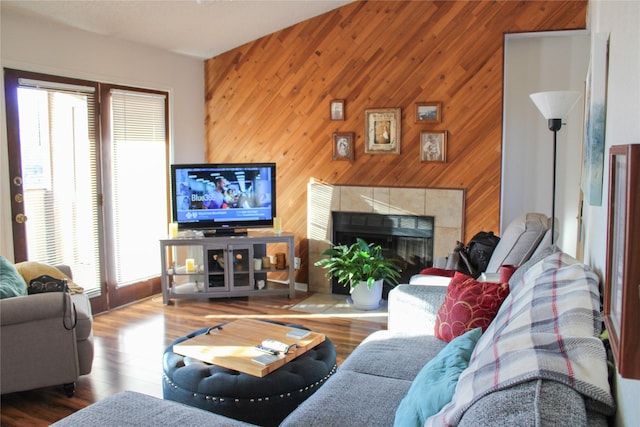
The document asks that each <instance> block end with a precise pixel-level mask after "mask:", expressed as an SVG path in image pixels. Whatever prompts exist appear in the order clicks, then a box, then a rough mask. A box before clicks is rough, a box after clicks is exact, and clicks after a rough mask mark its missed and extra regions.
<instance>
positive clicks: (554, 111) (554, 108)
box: [529, 90, 580, 119]
mask: <svg viewBox="0 0 640 427" xmlns="http://www.w3.org/2000/svg"><path fill="white" fill-rule="evenodd" d="M529 98H531V100H532V101H533V103H534V104H536V107H538V110H540V113H542V115H543V116H544V118H545V119H562V118H564V117H565V116H566V115H567V114H569V112H570V111H571V109H572V108H573V106H574V105H576V102H578V99H580V92H576V91H570V90H563V91H553V92H537V93H532V94H531V95H529Z"/></svg>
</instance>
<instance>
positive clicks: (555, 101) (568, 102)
mask: <svg viewBox="0 0 640 427" xmlns="http://www.w3.org/2000/svg"><path fill="white" fill-rule="evenodd" d="M529 98H531V100H532V101H533V103H534V104H536V107H538V110H540V113H542V115H543V116H544V118H545V119H547V120H548V123H549V130H550V131H551V132H553V199H552V202H551V244H552V245H553V244H554V243H555V240H556V236H555V224H556V156H557V151H558V131H559V130H560V128H561V127H562V119H563V118H564V117H566V116H567V114H569V112H570V111H571V109H572V108H573V106H574V105H576V102H578V99H580V92H574V91H553V92H537V93H532V94H531V95H529Z"/></svg>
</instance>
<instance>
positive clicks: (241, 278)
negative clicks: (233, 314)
mask: <svg viewBox="0 0 640 427" xmlns="http://www.w3.org/2000/svg"><path fill="white" fill-rule="evenodd" d="M252 249H253V248H252V246H251V245H229V247H228V250H229V252H228V255H229V261H230V262H231V263H232V267H231V268H230V269H229V272H228V274H229V279H230V283H231V288H232V289H238V288H250V287H251V286H252V285H253V283H252V282H253V250H252Z"/></svg>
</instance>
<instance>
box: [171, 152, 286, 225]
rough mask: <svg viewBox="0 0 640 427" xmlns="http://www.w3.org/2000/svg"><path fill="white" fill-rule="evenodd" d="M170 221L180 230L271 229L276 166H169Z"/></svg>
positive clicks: (247, 164) (262, 164) (249, 164)
mask: <svg viewBox="0 0 640 427" xmlns="http://www.w3.org/2000/svg"><path fill="white" fill-rule="evenodd" d="M171 189H172V193H173V209H172V213H173V221H174V222H177V223H178V228H179V229H181V230H185V229H191V230H216V231H217V232H224V231H229V232H233V231H235V230H237V229H243V228H255V227H272V226H273V217H274V216H275V213H276V204H275V190H276V165H275V164H274V163H245V164H240V163H229V164H189V165H171Z"/></svg>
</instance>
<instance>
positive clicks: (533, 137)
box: [500, 30, 590, 256]
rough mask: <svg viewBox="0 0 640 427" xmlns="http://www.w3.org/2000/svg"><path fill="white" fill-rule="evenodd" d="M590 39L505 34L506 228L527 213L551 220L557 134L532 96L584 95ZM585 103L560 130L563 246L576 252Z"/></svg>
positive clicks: (573, 34)
mask: <svg viewBox="0 0 640 427" xmlns="http://www.w3.org/2000/svg"><path fill="white" fill-rule="evenodd" d="M589 50H590V40H589V35H588V33H587V32H586V31H584V30H583V31H562V32H552V33H534V34H512V35H506V36H505V88H504V121H503V123H504V129H503V147H502V156H503V157H502V162H503V165H502V173H503V176H502V180H503V183H502V195H501V199H502V200H501V216H500V218H501V229H504V227H506V226H507V225H508V224H509V223H510V222H511V221H512V220H513V219H514V218H516V217H518V216H519V215H521V214H523V213H525V212H540V213H544V214H546V215H547V216H551V203H552V187H553V185H552V182H553V175H552V174H553V168H552V166H553V132H551V131H550V130H549V128H548V125H547V120H546V119H545V118H544V117H542V115H541V114H540V112H539V111H538V109H537V108H536V106H535V104H533V102H531V99H530V98H529V94H531V93H534V92H542V91H549V90H577V91H579V92H581V93H583V92H584V80H585V76H586V73H587V67H588V64H589ZM583 99H584V98H581V100H580V101H578V104H577V105H576V106H575V107H574V109H573V110H572V111H571V113H570V114H569V116H568V117H566V118H565V120H563V122H564V123H566V124H565V125H563V126H562V128H561V129H560V131H559V132H558V153H557V184H556V218H558V224H559V229H556V231H559V236H558V239H557V243H558V245H559V247H561V248H562V249H563V250H564V251H565V252H567V253H569V254H571V255H574V256H575V254H576V240H577V220H576V217H577V215H578V202H579V196H580V167H581V165H580V162H581V152H582V124H583V119H582V117H583Z"/></svg>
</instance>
